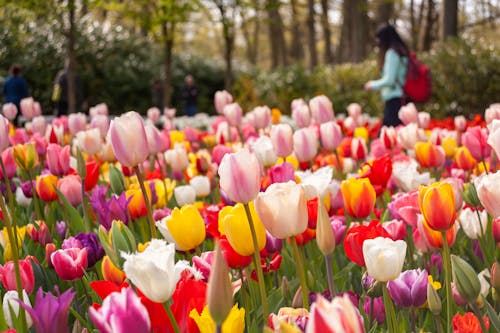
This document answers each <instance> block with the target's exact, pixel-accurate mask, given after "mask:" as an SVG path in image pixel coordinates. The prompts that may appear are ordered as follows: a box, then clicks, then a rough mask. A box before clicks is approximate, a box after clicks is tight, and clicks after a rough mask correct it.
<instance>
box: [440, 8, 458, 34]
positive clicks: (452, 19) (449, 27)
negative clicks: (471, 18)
mask: <svg viewBox="0 0 500 333" xmlns="http://www.w3.org/2000/svg"><path fill="white" fill-rule="evenodd" d="M440 21H441V29H440V32H441V33H440V39H441V41H444V40H445V39H446V38H448V37H456V36H457V33H458V0H442V2H441V13H440Z"/></svg>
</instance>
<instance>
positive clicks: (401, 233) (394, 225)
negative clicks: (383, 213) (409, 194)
mask: <svg viewBox="0 0 500 333" xmlns="http://www.w3.org/2000/svg"><path fill="white" fill-rule="evenodd" d="M382 227H383V228H384V229H385V231H387V233H388V234H389V235H390V237H389V238H390V239H392V240H394V241H396V240H398V239H399V240H405V239H406V223H404V222H403V221H398V220H392V221H388V222H384V223H383V224H382Z"/></svg>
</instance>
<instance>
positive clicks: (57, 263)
mask: <svg viewBox="0 0 500 333" xmlns="http://www.w3.org/2000/svg"><path fill="white" fill-rule="evenodd" d="M87 251H88V250H87V248H83V249H80V248H77V247H72V248H69V249H63V250H57V251H55V252H54V253H52V254H51V255H50V261H51V262H52V265H53V266H54V269H55V270H56V273H57V275H59V277H60V278H61V279H63V280H67V281H72V280H76V279H79V278H81V277H82V276H83V274H84V273H85V270H86V269H87V266H88V261H87V260H88V259H87Z"/></svg>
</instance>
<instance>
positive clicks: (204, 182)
mask: <svg viewBox="0 0 500 333" xmlns="http://www.w3.org/2000/svg"><path fill="white" fill-rule="evenodd" d="M189 185H191V186H192V187H193V188H194V190H195V192H196V196H197V197H200V198H204V197H206V196H208V195H209V194H210V179H209V178H208V177H207V176H195V177H193V178H191V179H190V180H189Z"/></svg>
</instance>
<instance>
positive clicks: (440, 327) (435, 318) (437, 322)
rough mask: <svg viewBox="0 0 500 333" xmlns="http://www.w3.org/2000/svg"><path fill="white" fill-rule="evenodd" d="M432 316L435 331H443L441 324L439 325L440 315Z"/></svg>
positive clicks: (439, 332)
mask: <svg viewBox="0 0 500 333" xmlns="http://www.w3.org/2000/svg"><path fill="white" fill-rule="evenodd" d="M433 317H434V322H435V323H436V330H437V333H443V325H441V317H439V316H437V315H433Z"/></svg>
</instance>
